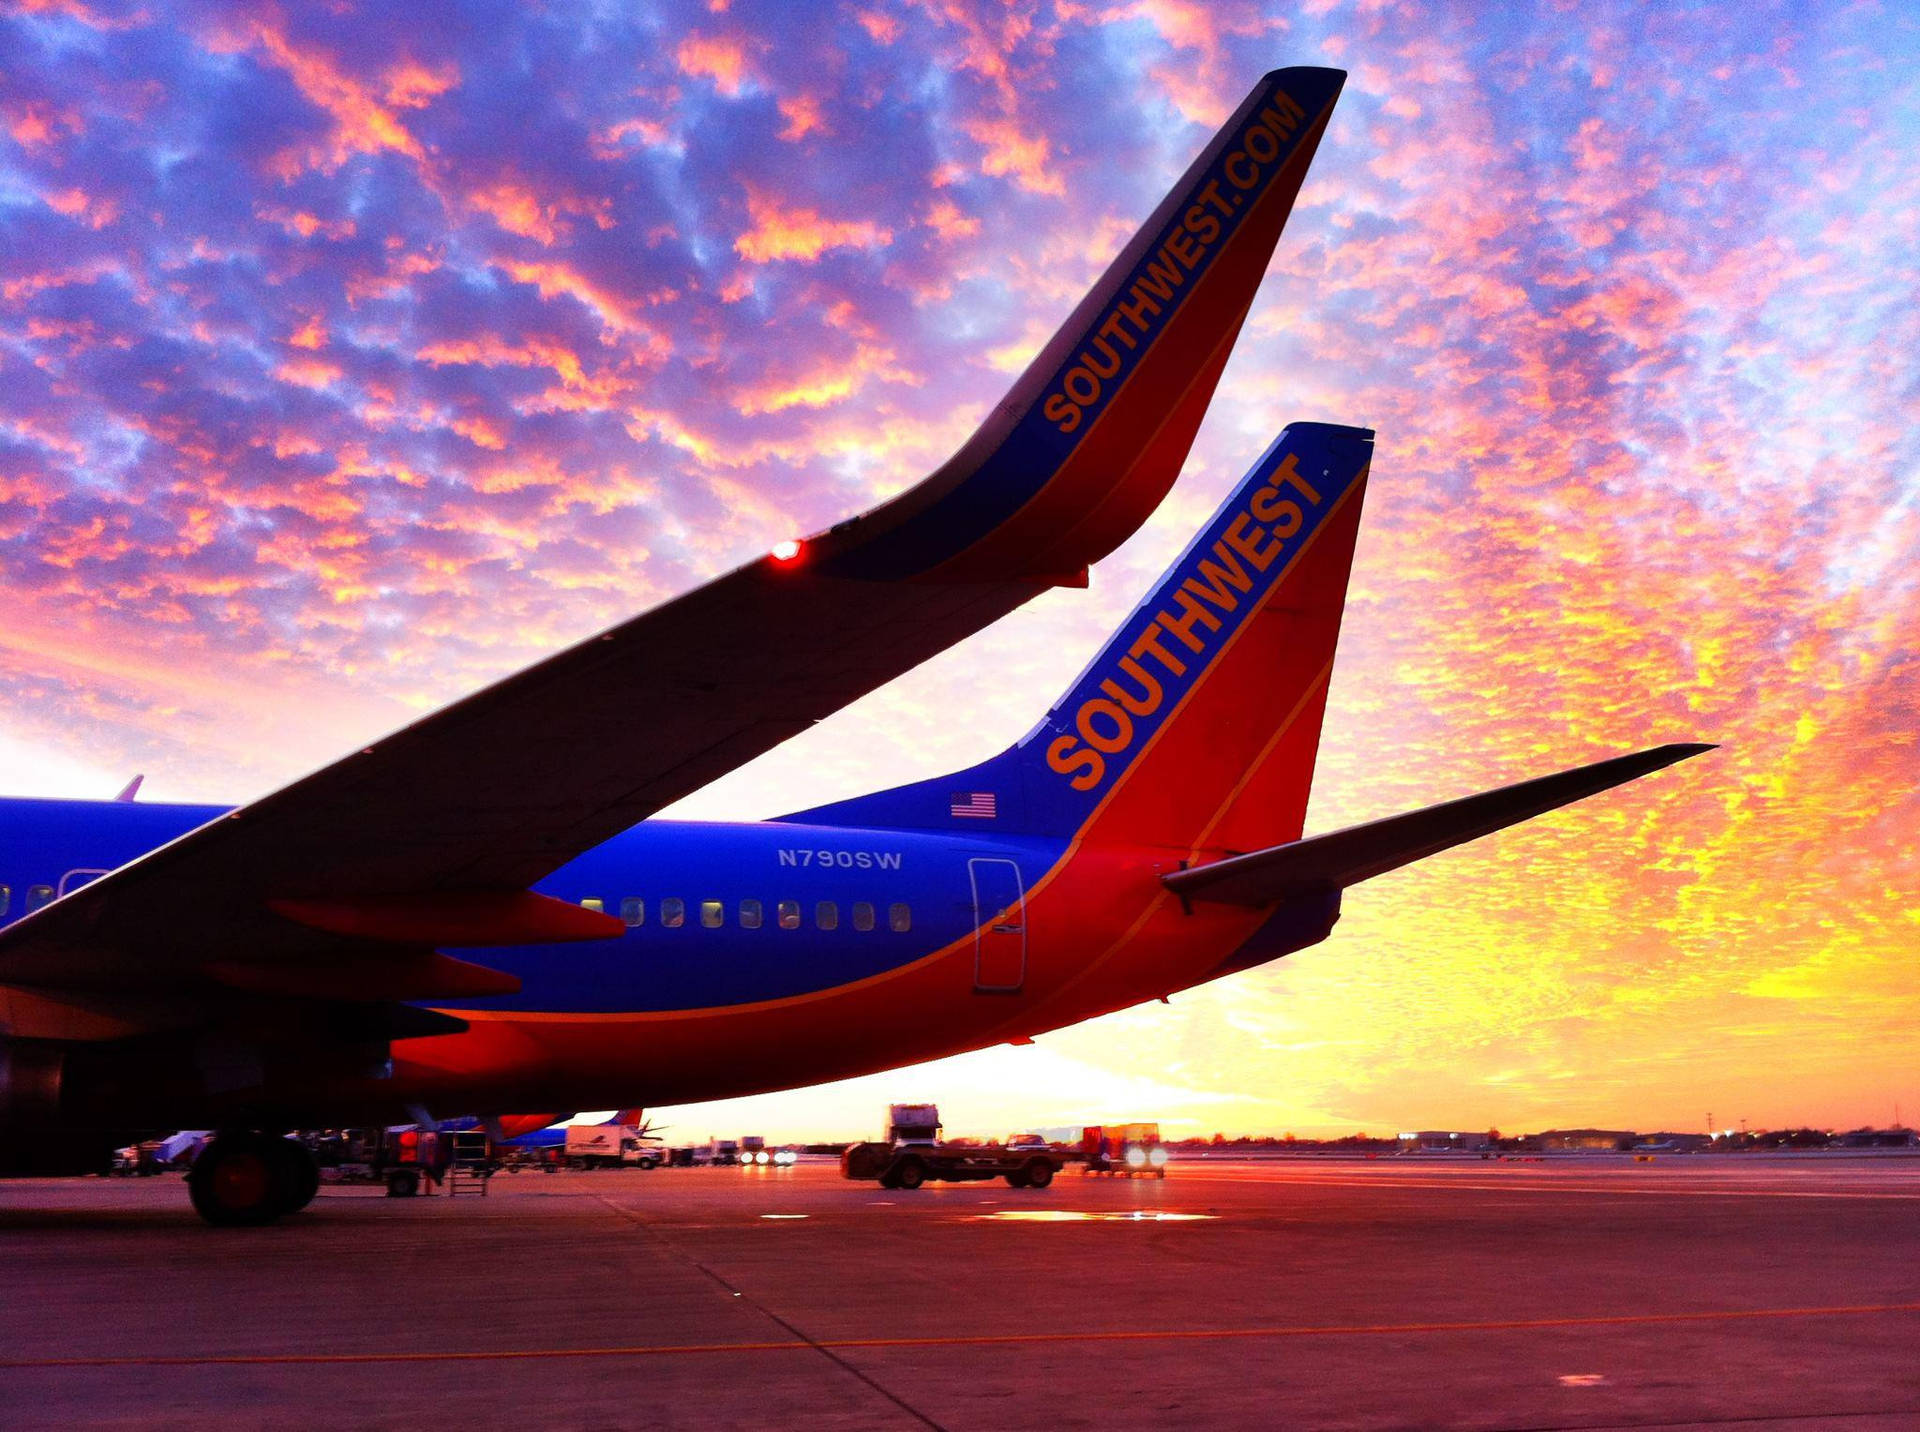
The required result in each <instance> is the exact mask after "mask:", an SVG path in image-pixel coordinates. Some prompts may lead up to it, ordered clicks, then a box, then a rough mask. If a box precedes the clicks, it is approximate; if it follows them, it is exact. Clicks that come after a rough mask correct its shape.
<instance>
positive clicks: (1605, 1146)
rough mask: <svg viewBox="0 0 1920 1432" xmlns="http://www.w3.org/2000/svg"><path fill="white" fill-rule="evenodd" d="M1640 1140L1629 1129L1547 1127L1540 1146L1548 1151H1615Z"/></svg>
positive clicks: (1626, 1147)
mask: <svg viewBox="0 0 1920 1432" xmlns="http://www.w3.org/2000/svg"><path fill="white" fill-rule="evenodd" d="M1639 1141H1640V1136H1639V1135H1638V1134H1636V1133H1634V1132H1633V1130H1631V1129H1548V1130H1547V1131H1546V1132H1545V1133H1544V1134H1541V1135H1540V1147H1541V1148H1542V1149H1543V1150H1545V1151H1548V1152H1555V1153H1570V1152H1594V1151H1596V1150H1604V1151H1607V1152H1616V1151H1618V1150H1622V1149H1630V1148H1632V1147H1633V1146H1634V1145H1635V1144H1636V1143H1638V1142H1639Z"/></svg>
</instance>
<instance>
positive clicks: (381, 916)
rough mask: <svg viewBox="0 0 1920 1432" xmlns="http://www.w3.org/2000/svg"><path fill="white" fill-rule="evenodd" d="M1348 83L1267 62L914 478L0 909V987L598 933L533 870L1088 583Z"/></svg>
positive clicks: (400, 994) (1209, 384)
mask: <svg viewBox="0 0 1920 1432" xmlns="http://www.w3.org/2000/svg"><path fill="white" fill-rule="evenodd" d="M1344 78H1345V77H1344V75H1343V74H1342V73H1341V72H1340V71H1337V70H1327V69H1286V70H1277V71H1274V72H1273V73H1271V74H1269V75H1266V76H1265V77H1263V78H1262V79H1261V81H1260V82H1259V84H1258V85H1256V86H1255V88H1254V89H1253V91H1252V92H1251V93H1250V94H1249V95H1248V96H1247V98H1246V100H1245V101H1244V102H1243V103H1242V104H1241V106H1240V107H1239V109H1238V110H1237V111H1236V112H1235V113H1234V115H1233V116H1232V117H1231V118H1230V119H1229V120H1228V121H1227V123H1226V124H1225V126H1224V127H1223V128H1222V129H1221V130H1220V132H1219V133H1218V134H1217V135H1215V137H1214V138H1213V140H1212V141H1211V143H1209V144H1208V146H1207V148H1206V149H1205V150H1204V151H1203V152H1202V153H1201V154H1200V156H1199V158H1198V159H1196V160H1195V161H1194V163H1193V165H1192V167H1191V168H1190V169H1189V170H1188V171H1187V173H1186V174H1185V175H1184V176H1183V177H1182V179H1181V180H1180V182H1179V184H1178V185H1176V186H1175V188H1174V189H1173V191H1172V192H1171V193H1169V194H1168V195H1167V197H1166V198H1165V199H1164V200H1163V201H1162V203H1161V204H1160V206H1159V207H1158V208H1157V209H1155V210H1154V212H1153V214H1152V215H1151V216H1150V217H1149V218H1148V219H1147V221H1146V223H1145V225H1144V226H1143V227H1142V228H1141V229H1140V231H1139V232H1138V234H1136V235H1135V237H1134V238H1133V240H1132V241H1131V242H1130V243H1129V244H1128V245H1127V246H1126V247H1125V248H1124V249H1123V250H1122V251H1121V253H1120V255H1119V257H1118V258H1116V259H1115V260H1114V262H1113V264H1112V266H1111V267H1110V268H1109V269H1108V270H1107V271H1106V273H1105V274H1104V275H1103V277H1102V278H1101V279H1100V280H1099V282H1098V283H1097V284H1096V285H1095V286H1094V288H1093V289H1092V290H1091V291H1090V292H1089V293H1088V295H1087V296H1086V298H1085V299H1084V300H1083V301H1082V302H1081V303H1080V305H1079V306H1078V307H1077V308H1076V309H1075V310H1074V311H1073V313H1072V315H1071V316H1070V317H1069V318H1068V319H1067V321H1066V323H1065V324H1064V325H1063V326H1062V328H1061V329H1060V331H1059V332H1058V333H1057V334H1056V335H1055V336H1054V338H1053V339H1052V341H1051V342H1049V343H1048V345H1047V346H1046V347H1045V349H1043V350H1042V351H1041V353H1040V354H1039V356H1038V357H1037V358H1035V359H1034V361H1033V363H1032V365H1031V366H1030V367H1029V368H1028V369H1027V371H1026V372H1025V374H1024V375H1023V376H1022V377H1021V378H1020V379H1019V380H1018V382H1016V383H1015V385H1014V386H1013V388H1012V389H1011V391H1010V392H1009V393H1008V394H1007V396H1006V397H1005V399H1003V400H1002V401H1001V403H1000V404H999V405H998V406H996V407H995V408H994V410H993V411H992V413H991V414H990V415H989V416H988V417H987V419H986V421H985V422H984V423H983V424H982V426H981V428H980V430H979V431H978V432H977V433H975V434H974V436H973V437H972V438H971V439H969V440H968V442H967V443H966V444H965V445H964V446H963V447H962V448H961V450H960V451H959V452H958V453H957V454H956V455H955V456H954V457H953V458H952V459H951V460H949V461H948V462H947V463H946V464H945V465H944V466H942V467H941V468H940V469H939V470H938V471H936V472H934V473H933V474H932V475H931V476H930V477H928V478H927V479H925V480H924V481H923V482H921V483H920V484H919V485H918V486H916V487H913V488H911V489H909V490H908V491H906V492H904V493H902V494H901V495H899V496H898V497H896V498H894V499H892V500H891V501H889V502H887V503H885V504H883V505H881V506H880V507H878V508H875V509H874V510H872V511H870V512H867V513H865V514H863V515H861V516H858V517H855V518H852V519H850V520H848V521H846V522H842V523H840V524H838V525H836V526H834V527H832V528H831V529H829V530H827V531H825V532H823V533H819V534H817V535H815V536H813V537H810V538H808V539H807V540H806V541H804V542H802V543H800V544H798V547H797V549H795V550H793V551H791V552H784V553H783V554H782V557H775V556H767V557H762V558H761V559H759V560H758V561H754V562H751V563H749V564H747V565H746V566H744V567H741V568H739V569H738V570H736V571H734V572H732V573H730V574H728V575H726V576H724V577H721V578H719V579H717V580H715V581H712V582H709V583H708V584H707V585H705V586H703V587H700V588H697V589H696V590H694V591H691V592H688V593H687V594H685V595H684V596H681V597H678V598H676V599H674V600H672V601H669V602H667V603H665V604H664V605H662V606H659V607H656V608H655V609H653V610H652V611H649V612H646V613H645V614H643V615H640V616H637V617H634V618H633V619H632V620H630V621H626V622H623V623H621V624H619V625H618V626H615V627H613V628H612V629H610V630H608V631H606V632H603V633H602V634H600V635H599V636H596V637H593V638H591V639H589V640H587V641H585V642H582V643H581V644H579V645H577V646H575V647H573V648H572V649H570V650H567V651H564V652H561V653H559V654H558V655H555V656H553V657H550V658H548V659H547V660H545V661H542V662H540V663H538V664H537V665H535V666H532V667H530V668H528V669H526V670H524V671H521V672H519V673H518V674H516V675H514V676H511V677H508V678H507V679H505V680H503V681H501V682H499V683H497V684H495V685H493V686H491V687H489V688H487V689H485V690H483V691H480V692H478V693H476V694H475V695H472V696H469V697H467V698H466V699H464V700H461V701H458V702H455V703H454V704H453V705H451V706H448V707H446V708H445V709H443V710H441V711H439V712H437V713H435V714H433V715H431V716H428V717H427V718H425V719H424V720H422V721H419V722H417V723H416V724H414V725H412V726H409V727H406V728H405V729H403V730H401V731H398V732H396V733H394V734H393V735H391V736H388V737H386V738H385V739H383V740H380V741H376V742H375V743H373V744H372V745H370V746H367V747H366V748H364V749H362V750H359V751H356V752H354V753H353V754H351V755H348V756H346V757H345V758H344V759H342V760H340V761H338V762H336V763H334V764H333V765H331V766H327V767H325V768H324V769H322V770H320V771H317V772H315V773H314V774H312V775H310V776H307V777H305V778H304V779H302V780H299V781H296V782H295V783H294V784H292V785H290V786H287V787H285V788H284V789H282V790H279V791H277V792H275V793H274V794H272V795H269V796H267V797H265V798H264V799H262V800H259V801H256V802H254V803H253V804H251V805H248V806H244V807H242V808H240V809H238V810H235V811H233V812H231V813H230V814H228V815H226V816H224V817H223V818H221V819H219V820H216V821H213V822H211V823H210V824H207V825H205V826H202V827H201V828H199V829H198V830H195V831H193V832H191V833H189V834H187V835H185V836H182V837H181V838H180V839H178V840H176V841H174V842H173V843H172V844H170V845H166V846H163V847H161V848H160V849H159V850H157V851H154V852H152V853H151V854H149V855H147V856H144V857H143V858H141V859H139V860H137V861H134V862H132V863H131V864H128V865H126V866H123V867H122V868H120V869H119V870H116V871H114V872H113V873H112V874H110V875H107V876H104V877H102V878H100V879H98V880H96V881H95V882H93V883H92V884H90V885H87V886H85V887H83V888H82V889H80V890H79V891H77V892H75V893H73V894H71V895H68V896H67V897H65V898H63V899H61V900H58V901H56V902H54V903H53V904H52V905H50V906H48V907H47V908H45V909H44V910H41V911H38V912H37V913H35V914H33V915H30V916H28V917H27V918H25V919H23V920H21V921H20V922H18V923H17V924H15V925H13V926H11V927H10V928H8V929H6V930H5V931H3V932H0V983H4V984H11V985H28V986H38V987H46V988H54V989H61V990H74V989H89V988H90V989H94V990H100V989H111V990H113V991H115V992H116V994H118V995H124V994H125V993H126V992H127V991H129V990H137V989H148V990H153V989H164V990H177V989H179V988H180V987H181V986H182V985H183V984H184V985H186V986H189V987H198V986H211V987H215V988H222V987H223V988H228V989H239V990H246V991H249V992H251V993H253V994H256V995H268V996H293V997H306V998H314V999H334V998H344V999H349V1000H367V999H424V998H428V997H431V996H434V995H437V994H451V993H485V992H499V991H500V990H501V988H502V985H501V983H500V981H501V979H502V978H503V977H501V976H498V975H496V974H494V973H493V972H491V971H487V970H485V969H483V968H482V967H480V966H476V965H471V964H466V963H464V962H462V961H458V960H453V959H450V958H449V957H447V956H444V955H437V954H435V953H434V951H435V949H436V947H439V946H471V945H485V944H501V943H523V942H531V941H536V940H542V941H543V940H551V939H568V938H592V937H596V936H601V935H610V934H613V933H617V931H618V929H619V926H618V923H617V922H616V921H614V920H612V919H611V918H610V917H607V916H603V915H596V914H594V913H593V912H588V911H583V910H581V909H580V908H579V907H577V906H566V905H563V904H562V903H561V902H559V901H550V900H546V899H544V898H543V897H540V896H537V895H533V894H531V893H530V892H529V891H528V887H529V886H530V885H531V884H532V883H533V882H535V881H537V880H538V879H540V878H541V877H542V876H544V875H546V874H548V873H549V872H551V871H552V870H554V869H555V868H557V867H558V866H560V865H562V864H564V863H566V862H567V861H568V860H570V859H572V858H573V857H574V856H576V855H578V854H580V853H581V852H582V851H585V850H587V849H590V848H591V847H593V846H595V845H597V844H599V843H601V842H602V841H604V840H606V839H608V838H609V837H611V836H612V835H614V834H616V833H618V832H619V831H621V830H623V829H626V828H627V827H629V826H632V825H634V824H635V823H637V822H639V821H641V820H643V819H644V818H646V817H647V816H649V815H652V814H654V813H655V812H657V811H659V810H660V809H661V808H663V807H665V806H667V805H669V804H671V803H672V802H674V801H676V800H678V799H680V798H681V797H683V796H685V795H687V794H689V793H691V792H693V791H696V790H699V789H700V788H701V787H703V786H705V785H707V784H708V783H709V782H711V781H713V780H714V779H715V778H717V777H719V776H721V775H724V774H725V773H727V772H728V771H731V770H733V769H735V768H736V767H738V766H740V765H742V764H743V763H745V762H747V761H749V760H751V759H753V758H754V757H755V756H758V755H760V754H761V753H763V752H765V751H767V750H769V749H771V748H772V747H774V746H777V745H779V744H780V743H781V742H783V741H785V740H787V739H788V738H789V737H791V736H793V735H795V734H797V733H799V732H801V731H804V730H806V729H807V727H809V726H810V725H812V724H813V723H814V722H816V721H819V720H821V719H822V718H823V717H825V716H827V715H829V714H831V713H832V712H834V711H837V710H839V709H840V708H841V707H843V706H845V705H847V704H848V703H849V702H851V701H853V700H855V699H856V698H858V697H860V696H862V695H864V694H866V693H867V692H870V691H872V690H874V689H875V688H877V687H879V686H881V685H884V684H885V683H886V682H888V681H891V680H892V679H893V678H895V677H897V676H899V675H900V674H901V673H903V672H905V671H908V670H910V669H911V668H913V667H915V666H917V665H919V664H920V663H921V662H923V661H925V660H927V659H928V658H929V657H931V656H933V655H935V654H936V653H938V652H940V651H942V650H944V649H945V648H947V647H949V646H951V645H953V644H954V643H955V642H958V641H960V640H961V639H962V638H964V637H966V636H968V635H970V634H972V633H974V632H977V631H979V630H980V629H981V628H983V627H985V626H987V625H989V624H990V623H992V622H994V621H995V620H997V619H998V618H1000V617H1001V616H1004V615H1005V614H1006V613H1008V612H1010V611H1012V610H1013V609H1014V608H1016V607H1018V606H1020V605H1021V604H1022V603H1024V602H1026V601H1027V600H1029V599H1030V598H1032V597H1033V596H1035V595H1036V594H1038V593H1040V592H1042V591H1044V590H1046V589H1047V588H1049V587H1052V586H1057V585H1062V584H1078V583H1082V582H1084V580H1085V577H1084V573H1085V569H1086V568H1087V567H1088V565H1089V564H1091V563H1093V562H1095V561H1097V560H1099V558H1101V557H1103V556H1104V555H1106V554H1107V553H1108V552H1110V551H1111V550H1113V548H1114V547H1115V546H1117V545H1118V544H1119V543H1120V542H1121V541H1122V540H1123V539H1124V538H1126V537H1127V536H1128V535H1130V534H1131V533H1132V532H1133V531H1135V530H1136V529H1137V528H1138V527H1139V525H1140V524H1141V523H1142V522H1143V521H1144V520H1145V519H1146V517H1147V515H1148V514H1149V513H1151V512H1152V511H1153V509H1154V508H1155V507H1156V506H1157V505H1158V504H1159V502H1160V500H1161V499H1162V497H1164V496H1165V494H1166V491H1167V489H1168V488H1169V487H1170V486H1171V484H1172V482H1173V480H1174V478H1175V477H1176V476H1177V475H1178V472H1179V469H1180V467H1181V465H1182V463H1183V462H1184V461H1185V458H1186V455H1187V451H1188V449H1189V447H1190V446H1191V444H1192V441H1193V436H1194V433H1195V430H1196V429H1197V428H1198V426H1199V423H1200V419H1201V417H1202V416H1203V414H1204V413H1205V411H1206V408H1207V404H1208V401H1209V400H1210V398H1211V396H1212V393H1213V389H1214V385H1215V383H1216V382H1217V381H1218V379H1219V376H1220V372H1221V369H1222V368H1223V367H1224V365H1225V363H1226V360H1227V356H1228V354H1229V353H1230V351H1231V349H1232V346H1233V342H1234V340H1235V338H1236V337H1237V335H1238V333H1239V330H1240V325H1241V322H1242V320H1243V319H1244V317H1245V315H1246V312H1247V309H1248V307H1249V306H1250V305H1251V303H1252V301H1253V298H1254V294H1255V292H1256V290H1257V289H1258V287H1259V283H1260V280H1261V278H1262V276H1263V275H1264V273H1265V271H1266V266H1267V262H1268V259H1269V257H1270V255H1271V253H1272V251H1273V247H1274V244H1275V243H1276V241H1277V240H1278V238H1279V235H1280V231H1281V229H1282V227H1283V226H1284V224H1285V222H1286V219H1287V216H1288V214H1289V213H1290V212H1291V210H1292V206H1293V201H1294V198H1295V195H1296V194H1297V193H1298V190H1299V186H1300V183H1301V181H1302V179H1303V178H1304V177H1305V174H1306V169H1307V165H1308V163H1309V161H1310V160H1311V158H1312V155H1313V152H1314V149H1315V147H1316V146H1317V144H1318V142H1319V138H1320V135H1321V133H1322V132H1323V131H1324V129H1325V126H1326V124H1327V121H1328V118H1329V116H1330V114H1331V113H1332V109H1333V105H1334V103H1335V101H1336V99H1337V98H1338V95H1339V92H1340V87H1341V84H1342V82H1343V80H1344ZM782 558H784V560H783V559H782ZM490 982H491V983H490ZM506 984H507V986H509V987H510V986H511V985H512V981H510V980H509V981H507V982H506ZM415 1023H418V1021H417V1020H416V1021H415Z"/></svg>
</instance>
